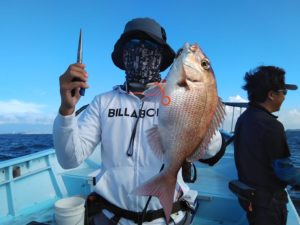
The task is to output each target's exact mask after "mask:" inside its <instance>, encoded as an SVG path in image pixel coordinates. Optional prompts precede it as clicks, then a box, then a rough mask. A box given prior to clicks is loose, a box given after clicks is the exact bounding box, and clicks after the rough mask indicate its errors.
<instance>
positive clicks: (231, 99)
mask: <svg viewBox="0 0 300 225" xmlns="http://www.w3.org/2000/svg"><path fill="white" fill-rule="evenodd" d="M228 101H229V102H248V100H247V99H243V98H242V97H241V96H240V95H236V96H230V97H229V100H228Z"/></svg>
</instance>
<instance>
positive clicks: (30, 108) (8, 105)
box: [0, 99, 45, 114]
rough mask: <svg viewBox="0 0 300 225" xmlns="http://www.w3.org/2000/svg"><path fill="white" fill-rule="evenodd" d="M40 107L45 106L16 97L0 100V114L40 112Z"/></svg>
mask: <svg viewBox="0 0 300 225" xmlns="http://www.w3.org/2000/svg"><path fill="white" fill-rule="evenodd" d="M42 108H45V105H40V104H36V103H32V102H22V101H19V100H16V99H12V100H8V101H0V114H22V113H41V109H42Z"/></svg>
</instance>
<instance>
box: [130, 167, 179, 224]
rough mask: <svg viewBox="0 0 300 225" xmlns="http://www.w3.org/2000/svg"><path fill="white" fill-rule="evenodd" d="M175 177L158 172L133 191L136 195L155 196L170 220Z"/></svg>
mask: <svg viewBox="0 0 300 225" xmlns="http://www.w3.org/2000/svg"><path fill="white" fill-rule="evenodd" d="M176 180H177V179H176V177H171V176H168V175H167V174H166V173H163V172H162V173H160V174H158V175H156V176H154V177H153V178H151V179H150V180H149V181H147V182H146V183H144V184H142V185H141V186H140V187H138V188H137V189H135V190H134V191H133V193H134V194H137V195H145V196H155V197H157V198H158V199H159V202H160V204H161V205H162V207H163V210H164V213H165V218H166V220H167V221H169V220H170V216H171V213H172V208H173V199H174V193H175V188H176Z"/></svg>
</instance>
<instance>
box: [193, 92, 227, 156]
mask: <svg viewBox="0 0 300 225" xmlns="http://www.w3.org/2000/svg"><path fill="white" fill-rule="evenodd" d="M225 114H226V113H225V105H224V104H223V102H222V101H221V99H220V98H219V100H218V105H217V108H216V111H215V114H214V116H213V118H212V120H211V123H210V126H209V128H208V130H207V132H206V135H205V137H204V138H203V141H202V142H201V144H200V145H199V147H198V149H197V150H196V151H195V152H194V154H193V155H191V156H189V157H188V158H187V160H188V161H190V162H193V161H196V160H199V159H200V158H201V157H202V156H203V155H204V153H205V151H206V150H207V148H208V145H209V143H210V141H211V138H212V137H213V135H214V134H215V133H216V130H218V128H219V126H220V125H221V123H222V122H223V120H224V118H225Z"/></svg>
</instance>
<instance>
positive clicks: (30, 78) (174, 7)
mask: <svg viewBox="0 0 300 225" xmlns="http://www.w3.org/2000/svg"><path fill="white" fill-rule="evenodd" d="M0 2H1V7H0V29H1V33H0V34H1V36H0V49H1V54H0V67H1V71H0V78H1V84H2V85H1V88H0V133H7V132H29V133H50V132H51V124H52V121H53V118H54V117H55V115H56V113H57V109H58V107H59V104H60V96H59V84H58V77H59V76H60V75H61V74H62V73H63V72H64V71H65V70H66V68H67V66H68V65H69V64H71V63H73V62H75V61H76V50H77V42H78V35H79V29H80V28H82V29H83V48H84V49H83V54H84V56H83V61H84V63H85V64H86V65H87V71H88V74H89V85H90V88H89V89H88V90H87V91H86V95H85V96H84V97H83V98H81V100H80V102H79V104H78V106H79V107H80V106H82V105H84V104H87V103H89V102H90V101H91V100H92V99H93V97H94V96H95V95H97V94H99V93H102V92H105V91H108V90H110V89H111V88H112V86H114V85H116V84H120V83H123V81H124V72H123V71H121V70H119V69H118V68H117V67H115V66H114V65H113V63H112V61H111V57H110V55H111V52H112V49H113V46H114V44H115V42H116V41H117V39H118V38H119V36H120V35H121V33H122V31H123V29H124V25H125V24H126V22H127V21H128V20H130V19H132V18H135V17H151V18H154V19H155V20H157V21H158V22H159V23H160V24H161V25H162V26H163V27H164V28H165V29H166V32H167V38H168V43H169V44H170V45H171V46H172V47H173V48H174V49H175V50H177V49H178V48H180V47H181V46H182V45H183V44H184V43H185V42H192V43H194V42H197V43H199V45H200V46H201V48H202V49H203V50H204V52H205V53H206V54H207V56H208V57H209V58H210V61H211V62H212V66H213V69H214V71H215V76H216V79H217V85H218V92H219V96H220V97H221V98H222V99H223V100H225V101H231V100H241V101H243V100H246V93H245V92H244V91H243V90H242V89H241V86H242V84H243V76H244V74H245V72H246V71H248V70H249V69H251V68H254V67H256V66H258V65H262V64H263V65H277V66H280V67H283V68H284V69H285V70H286V81H287V82H290V83H295V84H298V85H300V76H299V75H298V73H299V65H300V63H299V62H298V60H299V55H300V29H299V28H300V27H299V22H300V13H299V12H300V1H298V0H284V1H283V0H226V1H225V0H210V1H202V0H185V1H179V0H173V1H166V0H165V1H163V0H152V1H141V0H139V1H138V0H131V1H129V0H114V1H109V0H107V1H104V0H103V1H100V0H99V1H96V0H64V1H62V0H60V1H59V0H51V1H50V0H43V1H40V0H26V1H21V0H19V1H17V0H9V1H7V0H6V1H5V0H0ZM165 75H166V73H163V76H165ZM299 100H300V91H299V90H298V91H294V92H289V93H288V95H287V98H286V101H285V102H284V104H283V106H282V110H281V111H280V112H279V116H280V119H281V121H282V122H283V123H284V125H285V127H286V128H300V106H299Z"/></svg>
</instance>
